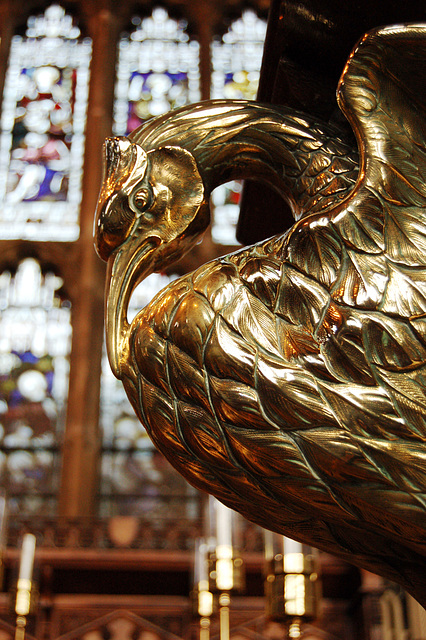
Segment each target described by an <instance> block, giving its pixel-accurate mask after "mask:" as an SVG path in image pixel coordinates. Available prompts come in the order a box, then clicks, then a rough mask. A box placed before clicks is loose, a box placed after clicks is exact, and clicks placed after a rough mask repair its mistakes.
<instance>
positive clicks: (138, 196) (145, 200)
mask: <svg viewBox="0 0 426 640" xmlns="http://www.w3.org/2000/svg"><path fill="white" fill-rule="evenodd" d="M133 201H134V203H135V206H136V207H137V208H138V209H139V210H140V211H144V210H145V209H146V207H147V206H148V204H149V201H150V193H149V191H148V189H145V188H143V189H139V190H138V191H137V192H136V193H135V195H134V197H133Z"/></svg>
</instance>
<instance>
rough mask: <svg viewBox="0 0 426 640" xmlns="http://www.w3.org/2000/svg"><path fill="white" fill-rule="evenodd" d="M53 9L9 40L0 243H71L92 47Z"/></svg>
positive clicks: (0, 144)
mask: <svg viewBox="0 0 426 640" xmlns="http://www.w3.org/2000/svg"><path fill="white" fill-rule="evenodd" d="M79 35H80V31H79V29H78V28H77V27H76V26H75V25H74V24H73V21H72V18H71V16H69V15H66V14H65V11H64V10H63V9H62V8H61V7H60V6H58V5H51V6H50V7H49V8H48V9H46V12H45V14H44V15H41V16H38V17H34V16H33V17H31V18H30V19H29V20H28V23H27V30H26V35H25V37H21V36H15V37H14V38H13V39H12V43H11V49H10V55H9V64H8V69H7V73H6V78H5V86H4V93H3V107H2V116H1V139H0V202H1V203H2V205H1V207H0V237H1V238H23V239H31V240H59V241H72V240H76V239H77V238H78V236H79V206H80V202H81V182H82V167H83V152H84V129H85V124H86V111H87V98H88V87H89V65H90V59H91V47H92V45H91V41H90V39H88V38H85V39H83V40H78V37H79Z"/></svg>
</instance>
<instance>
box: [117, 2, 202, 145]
mask: <svg viewBox="0 0 426 640" xmlns="http://www.w3.org/2000/svg"><path fill="white" fill-rule="evenodd" d="M133 22H134V24H135V25H136V29H135V30H134V31H133V32H132V33H131V34H130V36H123V37H122V38H121V40H120V44H119V52H118V66H117V81H116V88H115V98H116V99H115V105H114V133H115V134H116V135H126V134H127V133H129V132H130V131H133V129H135V128H136V127H138V126H139V125H140V124H141V123H142V122H144V121H145V120H147V119H148V118H151V117H152V116H157V115H160V114H162V113H167V111H170V110H171V109H175V108H177V107H180V106H182V105H184V104H187V103H189V102H196V101H197V100H199V99H200V74H199V45H198V42H195V41H193V40H189V37H188V35H187V33H186V32H185V28H186V23H185V22H184V21H180V22H178V21H176V20H172V19H171V18H169V16H168V13H167V11H166V10H165V9H162V8H160V7H157V8H156V9H154V10H153V12H152V16H151V17H149V18H145V19H143V20H141V19H140V18H134V20H133Z"/></svg>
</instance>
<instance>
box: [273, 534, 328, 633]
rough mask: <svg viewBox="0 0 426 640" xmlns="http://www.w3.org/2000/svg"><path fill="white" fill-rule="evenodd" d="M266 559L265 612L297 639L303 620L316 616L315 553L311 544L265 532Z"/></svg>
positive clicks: (317, 586) (317, 588) (318, 594)
mask: <svg viewBox="0 0 426 640" xmlns="http://www.w3.org/2000/svg"><path fill="white" fill-rule="evenodd" d="M265 558H266V577H265V596H266V613H267V615H268V617H269V618H271V619H272V620H276V621H279V622H284V623H285V624H286V625H287V636H288V638H291V639H293V638H300V637H301V635H302V626H303V623H304V622H306V621H308V620H313V619H314V618H316V617H317V615H318V605H319V600H320V581H319V579H318V554H317V552H316V550H315V549H312V547H309V546H307V545H304V544H301V543H299V542H295V541H294V540H291V539H290V538H286V537H283V536H280V535H278V534H275V533H272V532H270V531H265Z"/></svg>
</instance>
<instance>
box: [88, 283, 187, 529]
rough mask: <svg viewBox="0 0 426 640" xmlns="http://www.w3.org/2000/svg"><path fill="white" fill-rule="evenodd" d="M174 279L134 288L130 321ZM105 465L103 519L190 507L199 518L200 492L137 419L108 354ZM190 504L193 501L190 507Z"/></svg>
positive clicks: (104, 395)
mask: <svg viewBox="0 0 426 640" xmlns="http://www.w3.org/2000/svg"><path fill="white" fill-rule="evenodd" d="M173 278H174V277H173V276H171V277H169V276H165V275H160V274H152V275H150V276H149V277H148V278H147V279H146V280H144V282H142V283H141V284H140V285H139V286H138V287H137V288H136V290H135V292H134V294H133V296H132V299H131V304H130V308H129V320H132V319H133V317H134V316H135V315H136V313H137V312H138V311H139V310H140V309H142V308H143V307H144V306H145V305H146V304H147V303H148V302H149V301H150V300H151V299H152V298H153V297H154V295H155V294H156V293H157V292H158V291H160V289H162V288H163V287H165V286H166V285H167V284H168V283H169V282H170V281H171V280H173ZM101 426H102V430H103V455H102V466H101V496H100V515H101V516H105V517H107V516H111V515H126V514H128V513H130V514H133V515H137V514H139V515H141V516H142V515H149V516H152V517H164V516H166V515H168V516H171V515H172V514H173V513H174V514H175V515H176V514H178V513H180V512H181V510H182V509H186V511H185V514H186V515H187V516H191V515H194V514H193V513H192V511H191V509H196V508H197V505H198V501H197V499H196V495H197V494H196V492H195V490H194V489H193V488H192V487H190V486H189V485H188V483H187V482H186V481H185V480H184V479H183V478H182V477H181V476H180V475H179V474H178V473H177V472H176V471H175V470H174V469H173V468H172V467H171V465H170V464H169V463H168V462H167V461H166V460H165V458H164V457H163V456H162V455H161V454H160V453H158V452H157V451H156V449H155V448H154V445H153V444H152V442H151V440H150V438H149V437H148V434H147V433H146V431H145V429H144V428H143V427H142V425H141V423H140V422H139V420H138V419H137V417H136V415H135V413H134V411H133V409H132V407H131V405H130V402H129V401H128V399H127V396H126V393H125V391H124V388H123V385H122V384H121V382H119V381H118V380H117V379H116V378H115V377H114V376H113V374H112V373H111V368H110V366H109V364H108V359H107V356H106V354H104V359H103V367H102V381H101ZM191 501H193V502H192V503H191Z"/></svg>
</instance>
